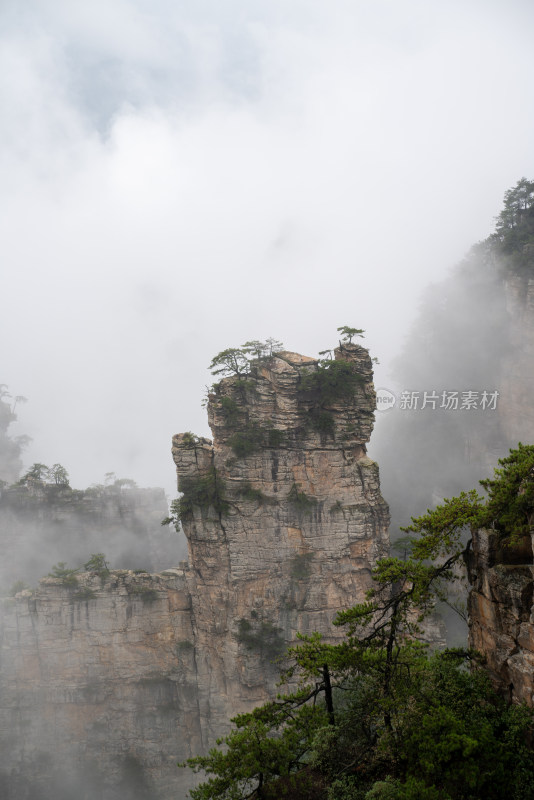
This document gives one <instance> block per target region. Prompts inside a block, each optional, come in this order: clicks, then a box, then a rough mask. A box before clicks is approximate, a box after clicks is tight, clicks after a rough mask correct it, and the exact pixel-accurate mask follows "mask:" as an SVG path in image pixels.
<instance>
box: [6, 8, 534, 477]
mask: <svg viewBox="0 0 534 800" xmlns="http://www.w3.org/2000/svg"><path fill="white" fill-rule="evenodd" d="M402 6H403V7H402V8H400V7H399V4H398V3H393V2H384V3H373V4H372V5H371V4H368V3H356V4H355V3H344V2H340V3H339V4H336V5H335V6H332V4H329V5H328V6H327V5H326V4H325V3H321V2H315V3H295V4H287V3H282V2H278V3H273V4H262V3H259V2H256V3H246V2H244V0H235V2H233V3H231V4H220V3H199V4H185V3H181V4H176V3H167V4H165V3H164V2H160V3H151V4H150V5H148V4H147V3H142V2H137V3H119V2H117V3H112V4H109V3H106V4H104V3H94V4H91V5H90V6H84V7H83V8H82V6H80V5H79V4H72V3H67V2H65V3H61V2H56V1H54V2H52V0H48V2H46V3H42V2H41V3H39V4H34V5H33V6H31V4H28V6H27V8H26V12H25V14H26V16H25V18H24V19H23V18H22V17H20V16H19V15H18V12H17V11H16V4H11V6H9V9H10V12H11V16H9V17H7V16H6V20H7V23H9V24H6V25H5V26H4V31H6V33H5V34H4V42H3V47H2V63H1V64H0V67H1V68H0V75H1V76H2V78H1V93H2V94H1V99H2V106H3V108H5V109H8V110H9V113H8V114H4V115H3V122H2V126H3V127H2V131H1V140H0V141H1V143H2V156H1V158H2V167H3V173H4V178H3V184H2V186H1V187H0V203H1V205H2V217H1V219H2V222H1V223H0V226H1V228H0V230H1V234H2V242H3V244H2V251H3V252H2V261H3V264H4V280H3V292H2V297H3V303H2V314H1V318H0V319H1V321H0V335H1V337H2V341H3V342H4V343H6V342H9V348H5V349H7V351H8V352H7V353H6V357H5V359H4V363H3V366H4V370H5V373H4V374H3V375H2V376H1V380H2V382H6V383H9V384H10V386H11V388H12V389H13V391H14V392H15V393H22V394H25V395H27V396H28V397H29V399H30V403H29V404H28V405H27V406H25V407H24V409H23V411H22V412H21V423H20V427H21V429H24V430H28V432H29V433H31V434H32V435H33V436H34V438H35V441H34V445H33V446H32V449H31V450H30V452H29V453H28V458H29V460H30V461H34V460H42V461H45V462H47V461H61V462H64V463H65V464H66V466H67V467H68V468H69V469H70V472H71V473H72V475H73V478H74V481H75V483H76V484H78V485H83V484H84V483H89V482H91V481H96V480H99V479H101V477H102V475H103V474H104V473H105V472H107V471H110V470H113V471H115V472H117V473H118V474H121V475H124V476H128V477H134V478H136V479H137V480H139V481H140V482H143V483H145V484H149V483H152V484H163V485H165V486H166V487H170V486H171V485H172V483H173V468H172V463H171V461H170V458H169V456H168V447H169V440H170V436H171V435H172V433H174V432H176V431H177V430H179V429H184V430H185V429H196V430H197V431H198V432H200V433H204V432H206V423H205V421H204V414H203V412H202V410H201V409H199V403H200V399H201V398H200V395H201V394H202V391H203V386H204V384H205V383H206V382H207V380H209V375H208V374H207V372H206V365H207V364H208V363H209V361H210V359H211V356H212V355H213V354H214V353H215V352H217V351H218V350H220V349H223V348H224V347H226V346H229V345H239V344H240V343H242V341H244V340H245V339H247V338H251V337H266V336H269V335H274V336H277V337H279V338H282V339H284V341H285V342H286V344H287V345H288V346H290V347H291V348H293V349H301V350H303V351H305V352H309V353H313V352H316V351H317V350H319V349H323V348H324V347H327V346H328V345H330V344H332V343H333V342H334V341H335V329H336V327H337V326H338V325H340V324H355V325H358V326H361V327H364V328H366V329H367V331H368V342H369V344H370V345H371V346H372V347H373V350H374V352H375V353H376V355H378V356H379V357H380V358H381V360H382V362H383V363H384V362H385V363H386V366H387V360H388V358H389V357H390V356H391V355H393V354H394V353H395V351H396V350H397V348H398V344H399V339H400V337H401V336H402V332H403V330H405V329H406V328H407V327H408V322H409V319H410V317H411V316H412V315H413V313H414V309H415V307H416V304H417V299H418V292H419V290H420V289H421V288H423V286H424V285H425V284H426V282H427V281H428V280H430V279H434V278H436V277H439V276H440V275H442V274H443V272H444V271H445V269H446V268H447V267H448V266H449V265H451V264H452V263H454V261H457V260H458V259H459V258H460V257H461V256H462V254H463V252H464V251H465V250H466V249H467V247H468V246H469V245H470V243H472V242H473V241H475V240H476V239H479V238H481V237H483V236H485V235H487V233H489V228H490V226H491V219H492V217H493V215H494V214H495V213H496V212H497V211H498V207H499V203H500V199H501V197H502V194H503V192H504V190H505V189H506V188H507V187H508V186H509V185H511V184H512V183H514V182H515V181H516V180H517V179H518V178H519V177H520V175H522V174H527V175H532V174H533V172H534V171H533V169H532V168H533V166H534V165H533V160H534V159H533V155H532V152H531V141H532V134H533V119H532V112H531V109H530V107H529V106H530V104H529V102H528V98H529V92H530V85H529V84H530V75H531V71H532V60H533V58H534V57H533V56H532V54H531V48H529V47H527V46H526V34H525V30H527V29H528V27H527V25H526V23H527V21H529V22H530V18H531V16H532V14H531V11H530V8H529V7H528V6H523V4H521V3H516V4H514V3H511V4H507V6H506V8H504V7H503V6H499V4H497V5H493V6H492V5H491V4H477V3H474V4H472V5H470V6H469V7H468V8H466V7H465V4H459V3H458V4H455V3H452V4H447V6H446V7H444V6H443V7H440V8H439V9H438V8H436V7H432V10H429V4H428V3H422V2H415V0H413V2H409V3H405V4H402ZM28 9H29V11H28ZM28 14H29V15H30V17H31V16H32V14H33V22H34V24H33V25H32V24H28ZM37 22H38V23H39V24H37Z"/></svg>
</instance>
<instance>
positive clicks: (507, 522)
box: [480, 184, 534, 540]
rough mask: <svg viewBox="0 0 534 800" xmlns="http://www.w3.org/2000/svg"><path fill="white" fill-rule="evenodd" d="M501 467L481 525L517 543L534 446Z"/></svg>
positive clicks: (532, 478)
mask: <svg viewBox="0 0 534 800" xmlns="http://www.w3.org/2000/svg"><path fill="white" fill-rule="evenodd" d="M533 187H534V184H533ZM499 464H500V465H501V467H502V469H496V470H495V477H494V478H493V480H491V479H489V478H488V479H487V480H483V481H480V483H481V485H482V486H483V487H484V489H485V490H486V491H487V493H488V500H487V502H486V505H485V508H484V509H483V511H482V513H481V515H480V523H481V524H482V525H485V526H486V527H489V526H492V527H495V528H497V530H499V531H500V532H501V533H502V534H504V535H506V536H510V537H511V538H512V540H517V539H519V538H520V537H521V536H527V535H529V534H530V533H531V531H532V528H533V526H534V446H533V445H523V444H521V442H520V443H519V444H518V445H517V448H516V449H515V450H510V455H509V456H507V457H506V458H501V459H499Z"/></svg>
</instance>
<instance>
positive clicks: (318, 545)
mask: <svg viewBox="0 0 534 800" xmlns="http://www.w3.org/2000/svg"><path fill="white" fill-rule="evenodd" d="M336 359H337V362H336V366H335V367H334V369H332V370H331V371H329V374H328V375H327V374H326V372H325V371H324V370H323V371H321V370H320V369H318V365H317V362H316V361H315V360H313V359H309V358H306V357H303V356H299V355H296V354H294V353H282V354H278V355H277V356H276V357H274V358H271V359H268V360H264V361H260V362H257V363H256V364H254V365H253V367H252V373H251V375H249V376H246V378H242V377H234V378H226V379H224V380H223V381H221V382H220V384H219V385H218V386H217V388H216V390H215V392H214V393H213V394H212V395H211V396H210V398H209V403H208V415H209V421H210V425H211V428H212V431H213V435H214V440H213V442H210V441H208V440H206V439H198V438H197V437H195V436H193V435H192V434H179V435H177V436H175V437H174V440H173V457H174V460H175V462H176V466H177V472H178V481H179V488H180V490H181V491H182V492H183V493H184V494H183V498H182V500H181V501H180V516H181V519H182V525H183V530H184V533H185V535H186V537H187V543H188V547H189V561H188V562H187V563H183V564H182V565H181V567H180V568H179V569H173V570H168V571H166V572H164V573H162V574H159V575H148V574H138V575H136V574H134V573H132V572H112V573H111V574H110V575H109V576H102V577H99V576H98V575H96V574H88V575H84V576H82V577H81V578H80V585H79V586H78V587H70V588H69V587H65V586H63V585H61V582H60V581H57V580H53V579H45V580H44V581H42V582H41V584H40V587H39V590H38V591H37V593H35V594H28V593H22V594H20V595H18V596H17V597H16V598H15V599H14V600H12V601H7V602H8V606H7V607H6V608H4V613H3V628H2V631H3V632H2V637H3V638H2V649H1V652H0V657H1V658H2V672H1V680H2V706H1V715H2V719H1V736H2V744H3V747H2V749H1V750H0V776H2V779H3V780H4V790H5V791H4V794H5V796H6V797H7V798H10V800H27V799H28V800H29V798H30V797H33V796H34V795H32V794H31V792H30V790H29V789H28V785H29V784H28V780H27V779H28V776H31V781H30V784H31V785H32V786H34V787H35V786H38V787H40V789H39V791H41V794H40V795H38V796H39V797H40V798H45V797H46V798H48V797H50V798H52V797H54V798H56V797H58V796H60V795H59V794H58V793H57V792H58V788H57V787H58V786H61V785H66V784H65V781H66V780H67V778H66V777H65V776H66V775H67V776H68V775H70V776H71V777H70V779H72V781H76V780H79V785H80V786H86V787H87V786H89V787H90V788H89V789H87V794H86V797H87V800H97V799H98V800H100V798H106V800H107V799H108V798H110V800H111V798H115V797H119V796H120V797H122V796H124V792H125V791H126V790H127V792H130V793H129V794H128V796H129V797H132V798H136V797H139V798H147V800H148V798H150V799H151V800H154V798H162V800H163V799H165V800H167V798H170V797H171V796H172V797H176V798H180V797H184V796H185V790H186V786H187V782H188V781H189V780H190V777H189V776H188V774H187V772H181V771H178V770H177V769H176V766H175V763H176V760H178V759H183V758H186V757H187V756H189V755H191V754H193V753H198V752H199V751H201V750H203V749H206V747H209V746H211V745H213V744H214V740H215V738H216V737H217V736H220V735H221V734H223V733H225V732H226V730H227V727H228V720H229V718H230V717H231V716H233V715H235V714H236V713H237V712H238V711H243V710H247V709H249V708H250V707H252V706H253V705H255V704H256V703H258V702H261V701H263V700H265V699H266V698H268V697H270V696H272V694H273V693H274V692H275V682H276V678H277V674H278V669H277V667H276V666H275V665H274V664H273V663H272V662H273V660H274V659H275V658H276V657H277V656H279V655H281V654H282V652H283V651H284V649H285V647H286V645H287V644H288V643H291V642H293V641H294V640H295V635H296V632H297V631H301V632H310V631H313V630H319V631H321V632H322V633H324V634H325V635H326V636H328V637H332V636H333V635H335V631H334V632H333V631H332V629H331V627H330V624H331V621H332V619H333V617H334V616H335V614H336V613H337V611H339V610H340V609H342V608H346V607H349V606H351V605H353V604H354V603H356V602H359V601H361V600H363V599H364V596H365V592H366V590H367V589H368V588H369V587H370V584H371V577H370V571H371V568H372V565H373V563H374V561H375V560H376V558H378V557H380V556H382V555H384V554H385V553H386V551H387V544H388V539H387V524H388V509H387V506H386V504H385V503H384V501H383V499H382V497H381V495H380V489H379V481H378V469H377V467H376V465H375V464H374V463H373V462H372V461H371V460H370V459H369V458H367V456H366V443H367V441H368V440H369V437H370V434H371V430H372V425H373V411H374V406H375V395H374V389H373V385H372V369H371V362H370V358H369V355H368V353H367V351H366V350H364V349H363V348H361V347H358V346H356V345H347V346H344V347H343V349H342V350H337V351H336ZM338 368H339V369H338ZM4 665H5V667H4ZM36 708H38V709H39V713H36V712H35V709H36ZM59 765H62V768H63V773H64V775H63V779H62V780H63V784H61V779H59V783H58V779H57V774H56V773H57V771H58V769H59V768H60V766H59ZM87 771H89V772H91V774H92V779H91V782H90V783H86V782H85V781H84V778H83V776H84V775H85V774H86V773H87ZM25 780H26V784H25V783H24V781H25ZM128 787H129V788H128ZM32 791H33V790H32ZM46 792H48V794H47V793H46ZM54 792H56V793H55V794H54ZM80 796H82V797H83V794H81V795H80Z"/></svg>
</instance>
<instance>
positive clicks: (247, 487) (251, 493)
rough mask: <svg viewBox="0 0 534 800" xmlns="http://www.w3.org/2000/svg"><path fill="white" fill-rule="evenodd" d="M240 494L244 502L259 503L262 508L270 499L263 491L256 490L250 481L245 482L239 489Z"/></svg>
mask: <svg viewBox="0 0 534 800" xmlns="http://www.w3.org/2000/svg"><path fill="white" fill-rule="evenodd" d="M238 494H239V495H240V497H242V498H243V500H250V501H251V502H256V503H259V504H260V506H261V505H262V504H263V503H265V501H266V500H267V499H268V498H267V496H266V495H264V494H263V492H262V491H261V489H254V487H253V486H252V484H251V483H250V481H245V482H244V483H243V484H242V485H241V486H240V487H239V489H238Z"/></svg>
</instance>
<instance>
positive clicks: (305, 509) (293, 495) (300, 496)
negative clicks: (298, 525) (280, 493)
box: [287, 483, 317, 514]
mask: <svg viewBox="0 0 534 800" xmlns="http://www.w3.org/2000/svg"><path fill="white" fill-rule="evenodd" d="M287 499H288V500H289V502H290V503H291V505H292V506H293V507H294V508H295V509H296V510H297V511H298V512H299V513H301V514H311V512H312V510H313V508H315V506H316V505H317V499H316V498H315V497H308V495H307V494H306V493H305V492H301V491H299V487H298V486H297V484H296V483H294V484H293V486H292V487H291V489H290V490H289V494H288V496H287Z"/></svg>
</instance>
